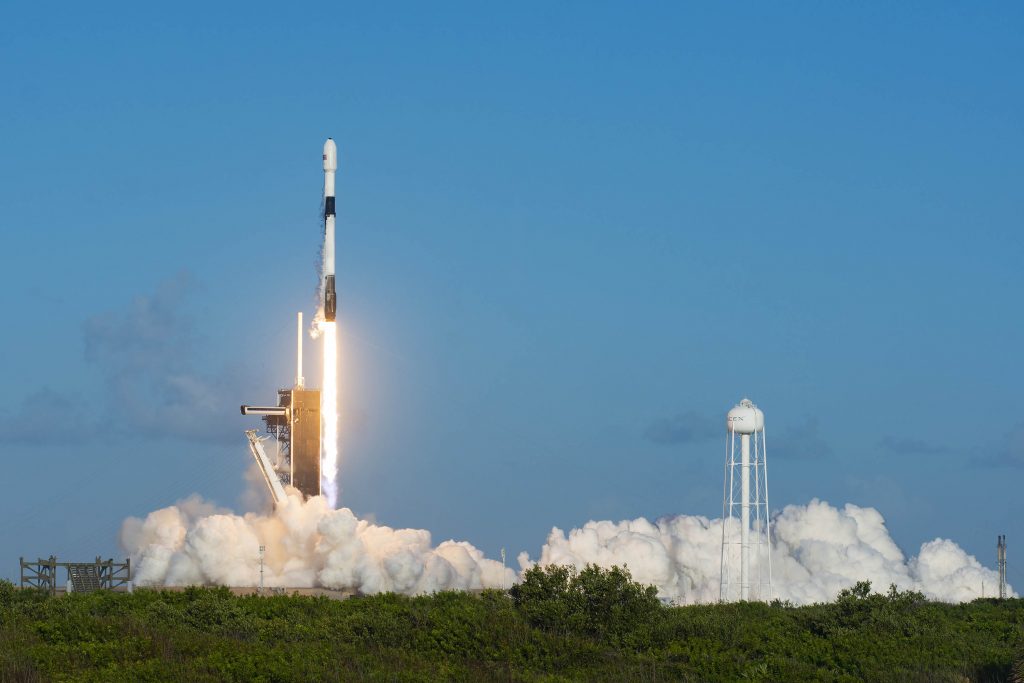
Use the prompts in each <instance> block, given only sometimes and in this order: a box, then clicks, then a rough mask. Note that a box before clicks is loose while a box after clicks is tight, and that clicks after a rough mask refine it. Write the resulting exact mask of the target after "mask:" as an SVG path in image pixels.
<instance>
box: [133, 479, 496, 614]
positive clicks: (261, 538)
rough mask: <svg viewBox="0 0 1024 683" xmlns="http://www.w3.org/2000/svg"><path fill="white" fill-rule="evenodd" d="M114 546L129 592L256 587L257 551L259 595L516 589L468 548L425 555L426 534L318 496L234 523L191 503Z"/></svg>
mask: <svg viewBox="0 0 1024 683" xmlns="http://www.w3.org/2000/svg"><path fill="white" fill-rule="evenodd" d="M121 544H122V546H124V548H125V550H127V551H128V552H129V553H130V554H131V556H132V562H133V563H137V564H136V567H137V569H136V571H135V582H136V584H138V585H168V586H182V585H192V584H219V585H228V586H255V585H258V584H259V574H260V566H259V554H258V548H259V546H260V545H265V546H266V558H265V567H264V585H266V586H268V587H288V588H301V587H312V586H321V587H324V588H334V589H350V590H355V591H359V592H362V593H381V592H387V591H393V592H395V593H405V594H409V595H416V594H422V593H433V592H436V591H440V590H468V589H475V588H500V587H502V586H503V585H504V586H506V587H507V586H511V585H512V583H513V582H514V581H515V579H516V573H515V572H514V571H513V570H511V569H507V568H506V569H505V570H504V571H503V570H502V566H501V563H500V562H497V561H495V560H488V559H485V558H484V555H483V553H482V552H481V551H480V550H478V549H476V548H474V547H473V546H472V545H470V544H469V543H459V542H455V541H445V542H444V543H441V544H440V545H438V546H436V547H434V546H432V545H431V539H430V532H429V531H424V530H420V529H392V528H390V527H386V526H378V525H376V524H371V523H370V522H367V521H365V520H360V519H357V518H356V516H355V515H354V514H352V511H351V510H349V509H348V508H340V509H337V510H332V509H330V508H329V507H328V505H327V501H326V499H324V498H323V497H322V496H316V497H313V498H310V499H309V500H307V501H305V502H303V501H302V500H301V496H300V495H299V494H298V493H296V494H295V495H293V496H291V497H289V499H288V501H287V502H286V503H285V504H282V505H279V506H278V507H277V508H276V509H275V510H274V513H273V514H272V515H269V516H265V515H258V514H255V513H249V514H246V515H244V516H239V515H235V514H231V513H230V512H228V511H225V510H218V509H216V508H214V507H213V506H211V505H209V504H207V503H204V502H203V501H201V500H200V499H199V498H198V497H193V498H190V499H188V500H186V501H183V502H181V503H179V504H178V505H173V506H171V507H167V508H163V509H162V510H157V511H155V512H151V513H150V514H149V515H148V516H147V517H146V519H145V520H141V519H138V518H129V519H127V520H125V522H124V524H123V526H122V528H121Z"/></svg>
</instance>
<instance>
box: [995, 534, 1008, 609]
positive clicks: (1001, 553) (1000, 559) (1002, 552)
mask: <svg viewBox="0 0 1024 683" xmlns="http://www.w3.org/2000/svg"><path fill="white" fill-rule="evenodd" d="M996 560H997V565H998V567H999V599H1000V600H1005V599H1006V536H1000V537H999V540H998V542H997V543H996Z"/></svg>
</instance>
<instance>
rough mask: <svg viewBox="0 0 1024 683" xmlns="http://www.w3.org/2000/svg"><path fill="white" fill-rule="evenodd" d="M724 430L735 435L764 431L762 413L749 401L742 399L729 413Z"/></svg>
mask: <svg viewBox="0 0 1024 683" xmlns="http://www.w3.org/2000/svg"><path fill="white" fill-rule="evenodd" d="M725 428H726V429H728V430H729V431H730V432H734V433H736V434H754V433H755V432H763V431H764V413H763V412H762V411H761V409H760V408H758V407H757V406H755V405H754V404H753V403H752V402H751V401H750V399H746V398H745V399H743V400H742V401H740V402H739V404H738V405H737V406H735V407H734V408H733V409H732V410H730V411H729V414H728V416H726V421H725Z"/></svg>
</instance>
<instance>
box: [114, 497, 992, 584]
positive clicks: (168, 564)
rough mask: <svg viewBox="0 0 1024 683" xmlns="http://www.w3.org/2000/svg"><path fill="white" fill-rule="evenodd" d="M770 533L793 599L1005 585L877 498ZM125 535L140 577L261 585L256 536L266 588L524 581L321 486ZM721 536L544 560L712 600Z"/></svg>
mask: <svg viewBox="0 0 1024 683" xmlns="http://www.w3.org/2000/svg"><path fill="white" fill-rule="evenodd" d="M733 523H735V520H733ZM772 536H773V537H774V538H773V543H772V569H773V585H774V591H773V593H774V595H773V597H778V598H780V599H783V600H789V601H792V602H793V603H795V604H808V603H813V602H827V601H831V600H834V599H835V597H836V595H837V594H838V593H839V591H840V590H842V589H844V588H848V587H850V586H852V585H853V584H854V583H856V582H858V581H862V580H865V579H866V580H869V581H871V583H872V585H873V586H874V588H875V589H876V590H880V591H884V590H886V589H887V588H888V586H889V585H890V584H896V586H897V587H899V588H900V589H901V590H907V589H912V590H918V591H921V592H922V593H924V594H925V595H926V596H927V597H929V598H931V599H934V600H942V601H947V602H963V601H966V600H972V599H974V598H977V597H980V596H981V595H982V590H983V589H984V590H986V591H987V594H988V595H989V596H991V595H992V594H993V592H994V591H995V590H996V586H997V582H998V575H997V574H996V572H995V571H993V570H991V569H987V568H985V567H983V566H982V565H981V563H980V562H978V560H976V559H975V558H974V557H972V556H970V555H968V554H967V553H966V552H964V551H963V549H961V548H960V547H959V546H958V545H957V544H956V543H954V542H952V541H949V540H944V539H936V540H934V541H929V542H927V543H925V544H924V545H922V546H921V549H920V551H919V552H918V554H917V556H916V557H913V558H910V559H909V560H908V559H907V558H906V557H904V555H903V553H902V552H901V551H900V549H899V548H898V547H897V545H896V543H895V542H894V541H893V540H892V538H891V537H890V535H889V531H888V529H886V526H885V520H884V519H883V518H882V515H881V514H879V512H878V511H877V510H874V509H872V508H862V507H858V506H856V505H846V506H845V507H843V508H842V509H838V508H835V507H833V506H831V505H829V504H828V503H826V502H823V501H819V500H812V501H811V502H810V503H809V504H808V505H790V506H788V507H786V508H785V509H784V510H782V512H781V513H779V514H778V515H776V517H775V518H774V520H773V526H772ZM121 543H122V545H123V546H124V548H125V550H126V551H127V552H128V553H129V554H130V555H131V557H132V562H133V564H134V565H135V567H136V569H135V581H136V583H137V584H138V585H168V586H182V585H192V584H220V585H229V586H254V585H257V584H258V583H259V546H260V545H264V546H266V556H265V568H264V571H265V574H264V582H265V585H267V586H269V587H275V586H278V587H287V588H302V587H313V586H319V587H324V588H334V589H346V590H354V591H358V592H361V593H380V592H386V591H393V592H396V593H405V594H408V595H416V594H423V593H432V592H435V591H439V590H467V589H478V588H501V587H509V586H511V585H512V584H513V583H514V582H515V581H516V580H517V579H518V577H517V576H516V573H515V572H514V571H513V570H512V569H506V568H503V567H502V565H501V563H500V562H497V561H495V560H490V559H486V558H485V557H484V555H483V553H482V552H481V551H480V550H478V549H477V548H475V547H473V546H472V545H470V544H469V543H464V542H456V541H445V542H443V543H441V544H440V545H438V546H436V547H435V546H433V545H432V544H431V538H430V532H428V531H424V530H420V529H392V528H390V527H387V526H379V525H376V524H373V523H371V522H368V521H366V520H360V519H358V518H357V517H356V516H355V515H354V514H353V513H352V511H351V510H349V509H347V508H341V509H338V510H332V509H329V508H328V506H327V503H326V501H325V500H324V499H323V498H322V497H315V498H311V499H309V500H307V501H305V502H303V501H301V499H300V497H299V495H298V494H297V493H296V494H295V495H293V496H292V497H290V498H289V500H288V501H287V502H286V503H285V504H283V505H280V506H278V508H277V509H276V510H275V511H274V513H273V514H271V515H260V514H255V513H248V514H246V515H244V516H240V515H236V514H232V513H230V512H229V511H226V510H222V509H218V508H215V507H214V506H212V505H210V504H208V503H205V502H203V501H202V500H201V499H199V498H198V497H197V496H193V497H192V498H189V499H187V500H185V501H182V502H180V503H178V504H177V505H174V506H171V507H167V508H164V509H162V510H157V511H155V512H152V513H150V514H149V515H148V516H147V517H146V518H145V519H144V520H142V519H137V518H129V519H127V520H126V521H125V522H124V525H123V527H122V530H121ZM721 543H722V520H720V519H714V520H711V519H708V518H706V517H698V516H689V515H680V516H678V517H669V518H664V519H660V520H658V521H657V522H649V521H647V520H646V519H642V518H641V519H635V520H632V521H622V522H617V523H616V522H588V523H587V524H585V525H583V527H582V528H579V529H573V530H571V531H570V532H569V533H568V534H566V533H565V532H563V531H562V530H561V529H557V528H555V529H552V530H551V533H550V535H549V536H548V540H547V543H546V544H545V545H544V547H543V549H542V550H541V555H540V561H539V563H540V564H542V565H548V564H561V565H575V566H577V567H583V566H585V565H587V564H590V563H592V564H596V565H598V566H601V567H611V566H612V565H619V566H623V565H625V566H627V567H628V568H629V570H630V572H631V573H632V575H633V578H634V579H636V580H637V581H639V582H641V583H644V584H653V585H655V586H657V588H658V593H659V595H660V596H661V597H663V598H666V599H668V600H671V601H673V602H676V603H678V604H689V603H697V602H714V601H717V600H718V597H719V581H720V567H721ZM519 562H520V565H521V567H522V569H523V570H524V571H525V570H526V569H527V568H528V567H530V566H532V565H533V562H532V561H531V560H530V558H529V557H528V556H527V554H526V553H522V554H520V556H519ZM756 569H757V567H756V565H755V567H754V571H756ZM1011 593H1012V590H1011Z"/></svg>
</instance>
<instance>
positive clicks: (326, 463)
mask: <svg viewBox="0 0 1024 683" xmlns="http://www.w3.org/2000/svg"><path fill="white" fill-rule="evenodd" d="M319 327H320V331H321V333H322V336H323V342H324V378H323V383H322V384H321V385H320V386H321V391H322V393H321V395H320V431H321V447H320V448H321V451H320V488H321V492H322V493H323V496H324V497H325V498H326V499H327V505H328V507H330V508H331V509H332V510H333V509H334V508H335V507H337V503H338V329H337V328H338V325H337V323H335V322H326V321H320V324H319Z"/></svg>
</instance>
